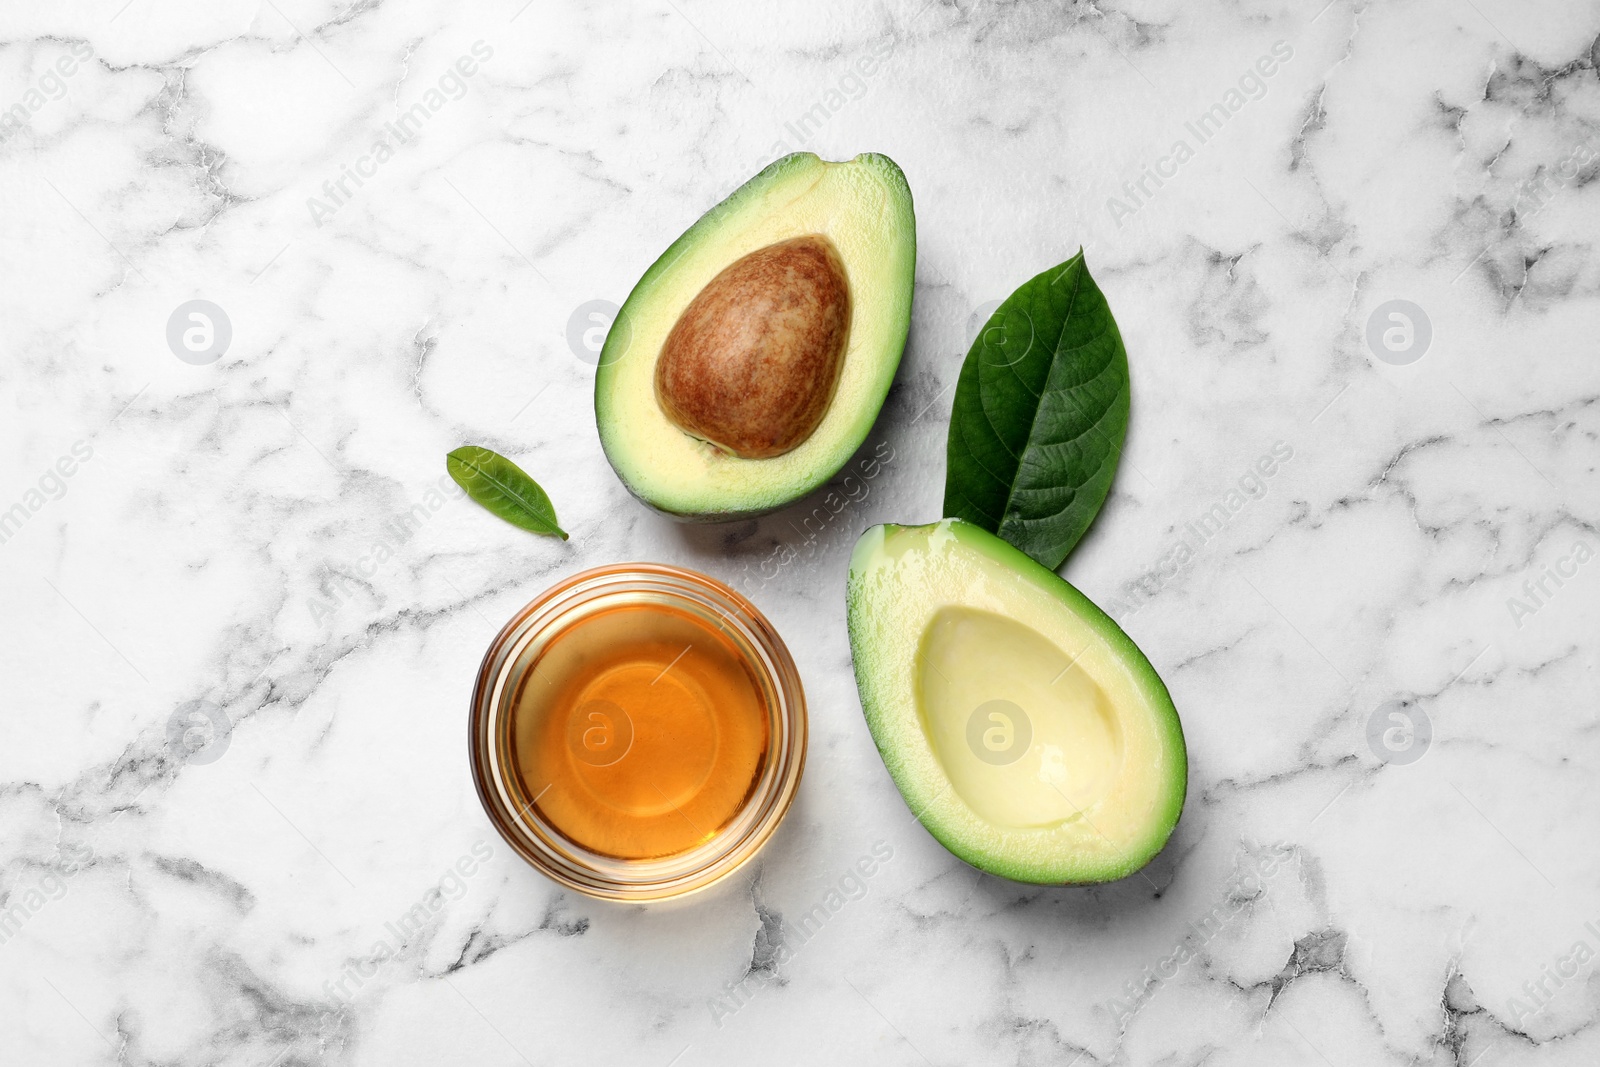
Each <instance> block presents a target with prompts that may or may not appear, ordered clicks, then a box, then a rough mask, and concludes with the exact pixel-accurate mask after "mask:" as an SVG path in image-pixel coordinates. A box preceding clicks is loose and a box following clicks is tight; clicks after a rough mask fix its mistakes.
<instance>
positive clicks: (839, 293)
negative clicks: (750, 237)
mask: <svg viewBox="0 0 1600 1067" xmlns="http://www.w3.org/2000/svg"><path fill="white" fill-rule="evenodd" d="M850 317H851V299H850V281H849V277H848V275H847V274H846V273H845V268H844V262H843V261H842V260H841V259H840V257H839V252H838V250H837V249H835V248H834V246H833V242H832V241H830V240H828V238H827V237H825V236H823V235H822V234H817V233H813V234H806V235H804V236H802V237H794V238H790V239H789V240H786V241H778V242H776V243H775V244H770V245H767V246H765V247H764V248H758V249H756V250H755V251H754V252H751V253H749V254H747V255H745V256H743V257H742V258H740V259H738V260H736V261H735V262H733V263H732V264H730V265H729V266H728V267H726V268H724V269H723V270H722V272H721V273H719V274H718V275H717V276H716V277H715V278H712V279H711V281H710V282H708V283H707V284H706V287H705V288H704V289H702V290H700V292H699V293H698V294H697V295H696V296H695V298H694V299H693V300H691V301H690V302H689V305H688V307H686V308H684V310H683V314H682V315H680V316H679V317H678V321H677V322H676V323H675V324H674V325H673V327H672V330H671V332H670V333H669V334H668V335H667V340H666V343H665V344H664V345H662V348H661V355H660V357H659V358H658V359H657V361H656V368H655V391H656V400H657V403H659V404H660V406H661V410H662V412H663V413H665V415H666V416H667V418H668V419H669V420H670V421H671V422H672V423H673V424H674V425H676V426H677V427H678V428H679V429H680V430H682V431H684V432H685V433H687V434H690V435H692V436H694V437H698V438H700V439H701V440H704V441H708V442H710V443H711V444H713V445H715V446H716V447H718V448H720V449H722V450H723V451H725V452H730V453H732V454H733V455H736V456H739V457H741V458H743V459H769V458H771V457H774V456H781V455H783V454H784V453H786V452H789V451H791V450H793V449H794V448H796V447H798V446H799V445H800V444H801V443H803V442H804V441H805V440H806V438H808V437H810V436H811V434H812V433H813V432H814V431H815V430H816V428H817V426H818V425H820V424H821V422H822V419H823V416H825V415H826V414H827V412H828V406H829V404H830V403H832V401H833V395H834V391H835V390H836V389H837V388H838V384H839V373H840V371H841V369H842V368H843V365H844V352H845V348H846V346H847V344H848V341H849V336H850Z"/></svg>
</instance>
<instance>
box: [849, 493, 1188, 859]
mask: <svg viewBox="0 0 1600 1067" xmlns="http://www.w3.org/2000/svg"><path fill="white" fill-rule="evenodd" d="M846 603H847V614H848V620H849V629H850V648H851V653H852V656H853V658H854V661H855V672H856V683H857V686H858V688H859V689H860V691H861V705H862V710H863V711H864V712H865V714H866V719H867V726H868V728H869V729H870V730H871V732H872V737H873V740H874V741H875V742H876V743H877V746H878V751H879V753H880V754H881V755H882V756H883V762H884V764H885V766H887V767H888V769H889V774H890V776H891V777H892V778H893V779H894V782H895V785H896V786H897V787H898V788H899V790H900V793H901V795H902V796H903V797H904V798H905V801H906V803H907V805H909V806H910V808H911V810H912V811H913V812H915V813H916V814H917V817H918V818H919V819H920V820H921V821H922V824H923V825H924V826H925V827H927V829H928V831H929V832H930V833H932V834H933V836H934V837H935V838H937V839H938V840H939V842H940V843H941V844H943V845H944V846H945V847H946V848H948V849H949V850H950V851H951V852H953V853H954V854H955V855H956V856H958V857H960V858H961V859H963V860H965V861H966V862H967V863H970V864H972V865H973V866H974V867H978V868H980V869H982V870H985V871H988V872H990V873H992V874H996V875H1000V876H1001V877H1004V878H1010V879H1013V880H1015V881H1019V882H1033V883H1039V884H1046V885H1065V884H1085V883H1093V882H1106V881H1111V880H1113V879H1117V878H1123V877H1126V876H1127V875H1129V874H1132V873H1133V872H1134V871H1136V870H1138V869H1139V868H1140V867H1143V866H1144V865H1145V864H1146V863H1148V862H1149V861H1150V860H1151V859H1152V858H1153V857H1154V856H1155V855H1156V853H1157V852H1159V851H1161V847H1162V846H1163V845H1164V844H1165V843H1166V841H1167V838H1168V837H1169V836H1170V835H1171V833H1172V829H1173V827H1174V826H1175V825H1176V824H1177V821H1178V815H1179V813H1180V812H1181V811H1182V808H1183V800H1184V792H1185V789H1186V786H1187V782H1188V759H1187V755H1186V752H1185V748H1184V741H1183V729H1182V727H1181V725H1180V724H1179V721H1178V714H1177V711H1176V709H1174V707H1173V704H1172V698H1171V697H1170V696H1169V695H1168V693H1167V688H1166V686H1165V685H1164V684H1162V681H1161V679H1160V677H1159V676H1158V675H1157V674H1156V672H1155V670H1154V668H1152V667H1151V665H1150V662H1149V660H1147V659H1145V657H1144V653H1142V652H1141V651H1140V650H1139V648H1138V646H1136V645H1135V644H1134V643H1133V641H1132V640H1131V639H1130V638H1129V637H1128V635H1127V634H1125V633H1123V632H1122V630H1121V628H1119V627H1118V626H1117V624H1116V623H1115V622H1113V621H1112V620H1111V619H1110V618H1109V617H1108V616H1107V615H1106V614H1105V613H1104V612H1102V611H1101V610H1100V609H1099V608H1097V607H1096V606H1095V605H1094V604H1093V603H1091V602H1090V601H1089V600H1088V598H1086V597H1085V596H1084V595H1083V594H1082V593H1080V592H1078V591H1077V590H1076V589H1074V588H1073V587H1072V586H1071V585H1069V584H1068V583H1067V582H1066V581H1064V580H1063V579H1061V578H1060V577H1059V576H1057V575H1056V574H1055V573H1054V572H1053V571H1050V570H1048V569H1047V568H1045V567H1043V566H1041V565H1040V564H1038V563H1036V562H1034V560H1032V559H1031V558H1029V557H1028V556H1026V555H1024V554H1023V553H1022V552H1020V551H1018V550H1017V549H1015V548H1013V547H1012V546H1011V545H1010V544H1008V543H1007V542H1005V541H1003V540H1001V539H1000V538H998V537H996V536H995V535H993V534H991V533H989V532H987V531H986V530H983V529H981V528H980V527H977V526H974V525H971V524H969V523H966V522H962V521H961V520H959V519H946V520H944V521H942V522H939V523H936V524H933V525H929V526H875V527H873V528H872V529H870V530H868V531H867V532H866V533H865V534H863V535H862V537H861V540H860V541H859V542H858V543H857V544H856V549H855V552H854V554H853V555H852V557H851V560H850V576H849V583H848V587H847V593H846Z"/></svg>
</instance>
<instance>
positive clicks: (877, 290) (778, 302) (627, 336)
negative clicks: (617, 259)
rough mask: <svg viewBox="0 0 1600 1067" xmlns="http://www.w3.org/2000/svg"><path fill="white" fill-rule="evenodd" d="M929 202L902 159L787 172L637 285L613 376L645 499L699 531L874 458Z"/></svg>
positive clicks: (798, 164) (805, 157)
mask: <svg viewBox="0 0 1600 1067" xmlns="http://www.w3.org/2000/svg"><path fill="white" fill-rule="evenodd" d="M915 273H916V222H915V218H914V215H913V212H912V206H911V190H910V188H909V187H908V186H907V185H906V180H905V176H904V175H903V174H902V173H901V172H900V168H899V167H897V166H896V165H895V164H894V161H893V160H890V159H889V158H888V157H886V156H880V155H871V154H868V155H860V156H857V157H856V158H855V159H852V160H850V161H848V162H844V163H829V162H826V161H824V160H822V159H819V158H818V157H817V156H815V155H813V154H811V153H809V152H801V153H797V154H795V155H790V156H786V157H784V158H783V159H780V160H778V161H777V162H776V163H774V164H772V165H771V166H769V167H767V168H766V169H765V170H763V171H762V172H761V173H760V174H758V175H756V176H755V177H754V178H752V179H750V181H748V182H746V183H745V184H744V185H742V186H741V187H740V188H739V189H738V190H737V191H735V192H734V193H733V195H731V196H730V197H728V199H726V200H724V201H723V202H722V203H720V204H718V205H717V206H716V207H714V208H712V209H711V210H710V211H708V212H706V214H705V215H704V216H702V217H701V219H700V220H699V221H698V222H696V223H695V224H694V225H693V226H691V227H690V228H689V230H688V231H687V232H686V233H684V235H683V236H682V237H680V238H678V240H677V241H675V242H673V244H672V246H671V247H670V248H668V249H667V250H666V252H665V253H663V254H662V256H661V258H660V259H658V260H656V262H655V264H654V265H652V266H651V268H650V269H649V270H648V271H646V272H645V275H644V277H643V278H641V279H640V280H639V283H638V284H637V285H636V286H634V289H633V292H632V293H631V294H629V296H628V299H627V302H626V303H624V304H623V305H622V308H621V309H620V310H619V311H618V312H617V318H616V321H615V323H613V325H612V328H611V331H610V332H609V333H608V334H607V336H606V343H605V347H604V348H603V349H602V350H601V353H600V366H599V368H598V370H597V372H596V375H595V419H596V422H597V424H598V426H599V429H600V443H601V445H602V446H603V447H604V449H605V454H606V458H607V459H608V460H609V461H610V463H611V466H612V467H613V468H614V469H615V470H616V472H617V475H618V477H620V478H621V479H622V482H623V484H624V485H626V486H627V487H628V490H629V491H630V492H631V493H633V495H634V496H636V497H638V498H639V499H640V500H642V501H644V502H645V503H646V504H649V505H650V506H651V507H653V508H656V509H657V510H659V511H662V512H665V513H666V514H669V515H672V516H674V517H677V518H683V519H691V520H710V521H716V520H724V519H735V518H743V517H748V516H752V515H759V514H762V513H763V512H767V511H771V510H773V509H775V508H779V507H782V506H783V505H785V504H788V503H790V502H791V501H794V500H797V499H799V498H800V497H802V496H804V495H805V494H807V493H809V492H811V491H812V490H813V489H816V488H817V487H819V486H820V485H822V484H823V483H824V482H826V481H827V480H828V479H829V478H831V477H832V476H833V475H834V474H835V473H837V472H838V470H839V469H840V468H841V467H842V466H843V465H844V464H845V462H846V461H847V460H849V458H850V456H851V454H852V453H854V452H855V450H856V449H857V448H859V447H860V446H861V443H862V442H863V441H864V440H865V439H866V436H867V433H868V431H869V430H871V428H872V424H873V422H874V420H875V419H876V418H877V415H878V409H879V408H880V407H882V406H883V400H884V397H885V396H886V395H887V394H888V391H889V385H890V383H891V382H892V381H893V380H894V374H895V370H896V368H897V367H898V366H899V364H900V355H901V353H902V352H903V351H904V349H905V342H906V334H907V331H908V330H909V328H910V324H911V292H912V282H913V278H914V276H915Z"/></svg>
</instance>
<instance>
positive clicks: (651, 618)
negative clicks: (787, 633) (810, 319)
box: [471, 564, 806, 901]
mask: <svg viewBox="0 0 1600 1067" xmlns="http://www.w3.org/2000/svg"><path fill="white" fill-rule="evenodd" d="M805 741H806V713H805V698H804V695H803V692H802V690H801V686H800V680H799V676H798V674H797V673H796V671H795V668H794V662H793V660H792V659H791V658H790V656H789V653H788V650H787V649H786V648H785V647H784V645H783V641H782V639H781V638H779V636H778V635H777V633H776V631H774V630H773V629H772V626H771V624H770V623H768V622H767V620H766V619H765V618H763V617H762V616H761V614H760V613H759V612H758V611H757V610H756V609H755V608H754V606H752V605H751V604H750V603H749V602H748V601H746V600H745V599H744V598H743V597H741V596H739V595H738V594H737V593H735V592H734V591H733V590H731V589H729V588H727V587H726V586H724V585H722V584H720V583H718V582H715V581H713V580H712V579H710V578H707V577H705V576H704V575H700V574H696V573H695V572H693V571H688V570H683V569H681V568H676V567H667V566H662V565H656V564H629V565H620V566H613V567H604V568H601V569H599V570H593V571H586V572H584V573H582V574H579V575H576V576H574V577H573V578H570V579H568V580H567V581H565V582H562V583H561V584H559V585H557V586H555V587H554V588H552V589H550V590H549V591H547V592H546V593H544V594H543V595H542V596H540V597H538V598H537V599H535V600H534V601H533V602H532V603H530V604H529V605H528V606H527V607H526V608H524V609H523V610H522V611H521V612H519V613H518V614H517V615H516V616H515V617H514V618H513V619H512V620H511V621H510V622H509V623H507V625H506V627H505V628H504V629H503V630H502V631H501V632H500V635H499V636H498V637H497V638H496V639H495V641H494V643H493V644H492V645H491V646H490V648H489V651H488V653H487V654H486V655H485V657H484V661H483V666H482V668H481V669H480V671H479V675H478V684H477V688H476V691H475V693H474V698H473V707H472V717H471V748H472V763H473V774H474V778H475V780H476V783H477V787H478V793H479V796H480V797H481V798H482V800H483V803H484V808H485V810H486V811H487V812H488V814H489V817H490V819H491V820H492V821H493V822H494V823H495V825H496V828H497V829H498V830H499V831H500V833H501V835H502V836H503V837H505V838H506V840H507V842H508V843H510V844H511V845H512V847H513V848H515V849H516V850H517V851H518V852H519V853H520V854H521V855H522V856H523V857H524V858H525V859H527V860H528V862H529V863H531V864H532V865H533V866H534V867H536V868H538V869H539V870H541V871H543V872H544V873H545V874H547V875H549V876H550V877H552V878H554V879H555V880H556V881H558V882H560V883H562V884H563V885H567V886H569V887H570V888H573V889H576V890H578V891H580V892H584V893H588V894H590V895H591V896H596V897H604V898H610V899H617V900H633V901H639V900H657V899H663V898H666V897H672V896H679V895H682V894H684V893H689V892H693V891H694V890H697V889H701V888H704V887H705V886H707V885H710V884H711V883H713V882H715V881H717V880H718V879H720V878H723V877H726V876H727V875H728V874H730V873H732V872H733V871H734V870H735V869H737V868H738V867H739V865H740V864H742V863H743V862H744V861H745V860H747V859H749V858H750V856H752V855H754V853H755V852H756V850H757V849H759V848H760V847H761V845H762V844H763V843H764V842H765V841H766V839H767V838H768V837H769V836H771V834H772V832H773V830H774V829H776V827H777V824H778V822H779V820H781V819H782V817H783V815H784V812H785V811H787V809H788V806H789V804H790V802H791V801H792V800H793V798H794V793H795V790H796V789H797V788H798V785H799V779H800V773H801V770H802V768H803V765H804V759H805Z"/></svg>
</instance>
